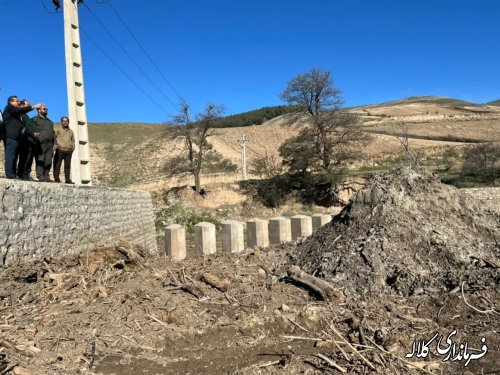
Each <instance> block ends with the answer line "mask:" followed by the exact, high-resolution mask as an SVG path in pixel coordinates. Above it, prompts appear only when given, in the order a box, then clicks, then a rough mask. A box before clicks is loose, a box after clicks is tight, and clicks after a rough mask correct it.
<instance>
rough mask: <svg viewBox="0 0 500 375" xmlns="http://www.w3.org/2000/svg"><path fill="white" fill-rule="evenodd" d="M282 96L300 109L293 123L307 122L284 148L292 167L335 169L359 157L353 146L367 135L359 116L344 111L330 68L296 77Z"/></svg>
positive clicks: (293, 117)
mask: <svg viewBox="0 0 500 375" xmlns="http://www.w3.org/2000/svg"><path fill="white" fill-rule="evenodd" d="M281 98H282V99H283V100H285V101H287V102H288V103H289V104H291V105H294V106H296V107H298V108H299V112H297V113H293V114H290V118H291V119H293V120H294V121H293V122H294V123H297V122H298V123H300V124H303V125H305V127H304V128H303V129H302V130H301V131H300V133H299V135H298V136H297V137H295V138H293V139H291V140H290V141H289V142H287V143H286V144H284V145H283V147H281V148H280V154H281V156H282V157H283V161H284V163H285V164H287V165H288V166H289V167H290V169H291V170H294V169H295V170H296V171H301V170H302V171H305V169H309V170H311V169H316V170H323V171H329V172H332V170H333V169H337V168H339V167H340V166H341V165H343V164H345V163H346V162H347V161H349V160H352V159H354V158H355V157H356V156H357V153H354V152H352V146H353V145H355V144H357V143H362V142H363V141H365V140H366V139H367V136H366V135H364V134H363V133H362V132H361V129H360V126H359V121H358V118H357V116H355V115H353V114H351V113H347V112H345V111H342V110H341V106H342V103H343V100H342V92H341V91H340V89H338V88H337V87H335V86H334V83H333V80H332V78H331V73H330V72H329V71H326V70H321V69H318V68H313V69H311V70H310V71H308V72H306V73H303V74H299V75H297V76H295V77H294V78H292V79H291V80H290V82H289V83H288V85H287V87H286V88H285V90H284V91H283V93H282V94H281Z"/></svg>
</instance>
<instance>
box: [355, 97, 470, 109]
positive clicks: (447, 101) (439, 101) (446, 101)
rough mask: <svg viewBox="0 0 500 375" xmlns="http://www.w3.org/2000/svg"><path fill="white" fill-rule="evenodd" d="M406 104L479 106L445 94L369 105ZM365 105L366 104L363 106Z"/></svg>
mask: <svg viewBox="0 0 500 375" xmlns="http://www.w3.org/2000/svg"><path fill="white" fill-rule="evenodd" d="M404 104H435V105H439V106H444V107H479V106H480V105H479V104H476V103H472V102H467V101H465V100H460V99H454V98H447V97H444V96H410V97H408V98H404V99H399V100H394V101H391V102H385V103H380V104H372V105H368V106H366V107H369V106H375V107H383V106H394V105H404ZM361 107H364V106H361Z"/></svg>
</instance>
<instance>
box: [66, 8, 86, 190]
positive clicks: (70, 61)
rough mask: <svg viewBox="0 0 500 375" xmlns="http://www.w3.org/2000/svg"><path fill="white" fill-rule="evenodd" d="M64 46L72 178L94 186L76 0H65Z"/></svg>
mask: <svg viewBox="0 0 500 375" xmlns="http://www.w3.org/2000/svg"><path fill="white" fill-rule="evenodd" d="M64 47H65V53H66V84H67V90H68V117H69V126H70V128H71V130H73V133H74V135H75V143H76V145H75V151H74V152H73V156H72V159H71V180H72V181H73V182H74V183H75V184H77V185H82V184H84V185H91V178H90V150H89V135H88V128H87V127H88V124H87V110H86V104H85V90H84V85H83V63H82V52H81V46H80V26H79V23H78V4H77V2H76V1H75V0H64Z"/></svg>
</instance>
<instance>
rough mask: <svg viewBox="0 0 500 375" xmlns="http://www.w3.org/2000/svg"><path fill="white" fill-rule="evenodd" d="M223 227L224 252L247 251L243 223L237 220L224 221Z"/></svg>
mask: <svg viewBox="0 0 500 375" xmlns="http://www.w3.org/2000/svg"><path fill="white" fill-rule="evenodd" d="M221 226H222V251H224V252H227V253H239V252H241V251H243V250H245V238H244V236H243V223H240V222H239V221H235V220H224V221H223V222H222V223H221Z"/></svg>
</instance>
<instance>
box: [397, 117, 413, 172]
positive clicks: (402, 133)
mask: <svg viewBox="0 0 500 375" xmlns="http://www.w3.org/2000/svg"><path fill="white" fill-rule="evenodd" d="M400 127H401V130H394V131H393V134H394V136H395V137H396V138H397V139H398V141H399V143H400V144H401V146H403V149H404V152H405V156H406V158H407V159H410V165H411V166H412V167H418V166H419V165H420V163H419V155H418V153H417V152H414V151H413V150H411V149H410V137H409V135H408V124H400Z"/></svg>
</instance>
